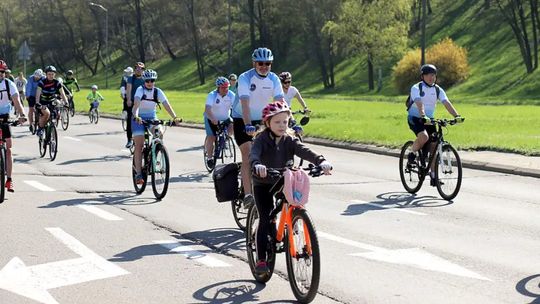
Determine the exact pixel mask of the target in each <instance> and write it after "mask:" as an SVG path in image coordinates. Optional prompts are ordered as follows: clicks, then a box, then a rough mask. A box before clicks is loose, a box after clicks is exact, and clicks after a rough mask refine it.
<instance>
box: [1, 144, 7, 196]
mask: <svg viewBox="0 0 540 304" xmlns="http://www.w3.org/2000/svg"><path fill="white" fill-rule="evenodd" d="M1 149H2V153H0V168H2V170H0V171H1V172H0V204H1V203H3V202H4V199H5V197H6V171H5V170H4V167H5V166H6V159H5V151H4V148H1Z"/></svg>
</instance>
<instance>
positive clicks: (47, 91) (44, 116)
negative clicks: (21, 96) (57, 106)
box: [36, 65, 68, 136]
mask: <svg viewBox="0 0 540 304" xmlns="http://www.w3.org/2000/svg"><path fill="white" fill-rule="evenodd" d="M45 75H46V76H45V78H42V79H41V80H40V81H39V83H38V88H37V90H36V108H38V110H39V113H40V114H41V116H40V118H39V124H38V130H37V132H36V134H37V135H38V136H42V135H43V133H44V131H45V130H44V129H43V127H45V124H46V123H47V120H49V116H50V115H51V111H50V110H49V108H50V107H52V102H53V101H54V99H55V98H56V95H57V94H59V95H60V97H61V99H62V102H63V104H68V100H67V97H66V94H65V93H64V89H63V88H62V84H61V83H60V82H59V81H58V80H57V79H55V78H54V77H55V76H56V68H55V67H54V66H52V65H49V66H47V67H46V68H45Z"/></svg>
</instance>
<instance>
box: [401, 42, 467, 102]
mask: <svg viewBox="0 0 540 304" xmlns="http://www.w3.org/2000/svg"><path fill="white" fill-rule="evenodd" d="M420 61H421V53H420V49H415V50H412V51H409V52H408V53H406V54H405V55H404V56H403V58H402V59H401V60H400V61H399V62H398V63H397V65H396V66H395V67H394V71H393V73H392V78H393V81H394V85H395V86H396V88H397V89H398V91H399V92H400V93H402V94H407V93H408V92H409V89H410V87H411V85H412V84H413V83H415V82H417V81H419V74H420ZM426 62H427V63H431V64H434V65H435V66H436V67H437V69H438V73H437V83H438V84H439V85H440V86H442V87H443V88H444V89H447V88H449V87H451V86H453V85H455V84H457V83H460V82H463V81H465V80H466V79H467V78H468V77H469V64H468V62H467V50H465V48H463V47H460V46H458V45H457V44H455V43H454V42H453V41H452V39H450V38H445V39H443V40H442V41H440V42H438V43H437V44H435V45H433V46H432V47H430V48H428V49H427V50H426Z"/></svg>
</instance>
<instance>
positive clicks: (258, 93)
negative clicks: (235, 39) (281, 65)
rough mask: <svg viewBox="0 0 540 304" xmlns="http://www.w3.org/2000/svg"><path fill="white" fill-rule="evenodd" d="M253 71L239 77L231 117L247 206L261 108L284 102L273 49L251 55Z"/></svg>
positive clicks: (251, 201) (251, 202) (251, 200)
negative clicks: (239, 152)
mask: <svg viewBox="0 0 540 304" xmlns="http://www.w3.org/2000/svg"><path fill="white" fill-rule="evenodd" d="M251 59H252V64H253V68H252V69H250V70H248V71H246V72H244V73H242V74H241V75H240V77H238V94H237V95H239V98H238V99H237V100H235V102H234V105H233V109H232V117H233V126H234V139H235V141H236V143H237V144H238V146H239V147H240V151H241V153H242V168H241V172H242V182H243V185H244V192H245V193H246V195H245V197H244V203H245V206H246V207H247V206H250V205H252V204H253V203H254V198H253V195H252V193H251V174H250V173H249V170H250V169H249V163H248V161H249V151H250V150H251V144H252V140H253V139H252V136H253V134H254V133H255V130H256V127H255V126H256V125H258V124H260V123H261V120H262V109H263V108H264V107H265V106H266V105H267V104H268V103H269V102H271V101H283V89H282V88H281V85H280V83H279V78H278V76H277V75H276V74H275V73H273V72H271V71H270V68H271V66H272V62H273V61H274V55H272V51H271V50H270V49H267V48H264V47H261V48H257V49H255V50H254V51H253V54H252V55H251Z"/></svg>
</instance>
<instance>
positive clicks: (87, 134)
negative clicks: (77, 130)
mask: <svg viewBox="0 0 540 304" xmlns="http://www.w3.org/2000/svg"><path fill="white" fill-rule="evenodd" d="M88 124H89V123H88ZM124 133H125V132H124V131H114V132H97V133H84V134H79V135H77V136H106V135H117V134H124Z"/></svg>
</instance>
